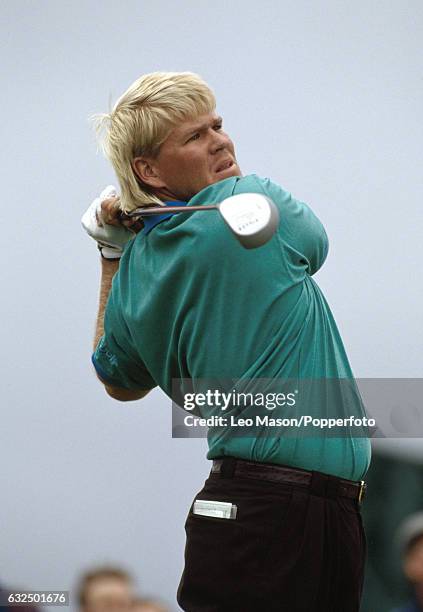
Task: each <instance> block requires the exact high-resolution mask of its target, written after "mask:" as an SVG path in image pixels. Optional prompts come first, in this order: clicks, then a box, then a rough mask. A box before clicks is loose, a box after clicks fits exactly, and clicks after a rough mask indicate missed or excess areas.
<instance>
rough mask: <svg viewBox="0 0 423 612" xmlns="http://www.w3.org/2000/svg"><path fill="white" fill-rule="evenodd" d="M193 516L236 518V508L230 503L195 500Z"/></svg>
mask: <svg viewBox="0 0 423 612" xmlns="http://www.w3.org/2000/svg"><path fill="white" fill-rule="evenodd" d="M192 511H193V514H201V515H202V516H215V517H217V518H223V519H234V518H236V511H237V507H236V506H235V504H231V502H220V501H210V500H207V499H196V500H195V502H194V507H193V510H192Z"/></svg>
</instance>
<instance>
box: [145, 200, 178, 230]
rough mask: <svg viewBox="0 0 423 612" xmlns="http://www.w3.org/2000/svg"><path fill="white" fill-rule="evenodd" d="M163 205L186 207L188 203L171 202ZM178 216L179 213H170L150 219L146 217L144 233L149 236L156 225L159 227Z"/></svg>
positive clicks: (150, 217)
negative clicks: (160, 224)
mask: <svg viewBox="0 0 423 612" xmlns="http://www.w3.org/2000/svg"><path fill="white" fill-rule="evenodd" d="M163 204H164V205H165V206H186V205H187V204H188V202H182V201H181V200H169V201H166V202H163ZM176 214H177V213H173V212H169V213H161V214H159V215H151V216H148V217H144V219H143V223H144V227H143V230H142V233H143V234H144V235H145V236H146V235H147V234H149V233H150V232H151V230H152V229H153V227H156V225H158V224H159V223H161V222H162V221H165V220H166V219H169V217H171V216H172V215H176Z"/></svg>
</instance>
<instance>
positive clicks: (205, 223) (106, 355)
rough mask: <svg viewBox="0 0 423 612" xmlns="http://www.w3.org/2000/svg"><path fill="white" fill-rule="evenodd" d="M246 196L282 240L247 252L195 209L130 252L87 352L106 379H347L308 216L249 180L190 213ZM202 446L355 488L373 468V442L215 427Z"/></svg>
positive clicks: (316, 232)
mask: <svg viewBox="0 0 423 612" xmlns="http://www.w3.org/2000/svg"><path fill="white" fill-rule="evenodd" d="M249 192H254V193H261V194H265V195H267V196H269V197H270V198H271V199H272V200H273V201H274V202H275V204H276V205H277V207H278V209H279V213H280V223H279V227H278V230H277V232H276V233H275V235H274V236H273V238H272V239H271V240H270V241H269V242H268V243H267V244H265V245H263V246H261V247H260V248H258V249H251V250H247V249H245V248H244V247H242V245H241V244H240V243H239V242H238V241H237V240H236V239H235V238H234V236H233V235H232V233H231V231H230V229H229V228H228V226H227V225H226V224H225V223H224V221H223V219H222V218H221V216H220V215H219V214H218V213H216V212H201V211H200V212H194V213H192V214H188V215H185V214H180V215H172V216H170V217H167V218H165V219H164V220H162V221H161V222H160V223H159V224H157V225H156V226H155V227H153V228H152V229H151V228H149V229H148V230H146V229H144V230H143V231H142V232H140V233H139V234H137V236H136V237H135V238H134V239H133V240H131V241H130V242H129V243H128V244H127V245H126V247H125V249H124V253H123V256H122V258H121V261H120V265H119V270H118V272H117V274H116V275H115V277H114V279H113V285H112V289H111V292H110V296H109V300H108V303H107V307H106V312H105V319H104V336H103V338H102V339H101V340H100V342H99V344H98V346H97V349H96V351H95V353H94V355H93V363H94V366H95V368H96V370H97V372H98V374H99V376H100V377H101V378H102V379H103V380H104V381H105V382H107V383H109V384H111V385H114V386H120V387H125V388H128V389H149V388H153V387H155V386H157V385H158V386H159V387H160V388H161V389H163V391H164V392H165V393H166V394H167V395H169V397H170V396H171V394H172V379H206V378H207V379H223V378H224V379H258V378H263V379H264V378H265V379H278V378H284V379H287V378H294V379H295V378H296V379H330V378H334V379H336V378H352V377H353V374H352V371H351V368H350V365H349V363H348V358H347V355H346V353H345V350H344V347H343V344H342V340H341V337H340V335H339V332H338V329H337V327H336V324H335V321H334V318H333V316H332V313H331V311H330V309H329V306H328V304H327V302H326V300H325V298H324V296H323V294H322V292H321V290H320V289H319V287H318V285H317V284H316V282H315V281H314V280H313V278H312V275H313V274H314V273H315V272H316V271H317V270H318V269H319V268H320V267H321V266H322V264H323V262H324V260H325V258H326V255H327V252H328V239H327V235H326V232H325V230H324V228H323V226H322V224H321V222H320V221H319V219H318V218H317V217H316V216H315V214H314V213H313V212H312V211H311V209H310V208H309V207H308V206H307V205H306V204H304V203H303V202H300V201H298V200H295V199H294V198H293V197H292V196H291V194H290V193H289V192H287V191H285V190H284V189H282V188H281V187H280V186H279V185H277V184H276V183H274V182H272V181H271V180H270V179H268V178H261V177H259V176H257V175H255V174H251V175H248V176H245V177H230V178H227V179H224V180H222V181H219V182H218V183H215V184H214V185H210V186H208V187H206V188H205V189H203V190H202V191H200V192H199V193H198V194H196V195H195V196H194V197H193V198H192V199H191V200H190V201H189V202H188V203H187V206H190V205H198V204H211V203H216V202H220V201H222V200H223V199H224V198H227V197H229V196H231V195H235V194H239V193H249ZM355 414H356V415H357V414H364V413H363V411H362V408H361V407H357V408H356V412H355ZM339 415H340V416H345V409H344V407H343V406H342V405H341V404H340V405H339ZM203 416H207V412H206V413H203ZM208 443H209V452H208V455H207V457H208V458H215V457H222V456H226V455H229V456H236V457H240V458H244V459H250V460H253V461H261V462H265V463H277V464H284V465H291V466H296V467H299V468H303V469H307V470H317V471H320V472H324V473H327V474H333V475H335V476H339V477H342V478H347V479H350V480H359V479H361V478H362V477H363V476H364V474H365V473H366V471H367V468H368V466H369V463H370V443H369V440H368V438H367V437H354V436H353V434H351V435H346V436H343V437H342V438H341V437H339V438H334V437H331V436H330V435H327V436H326V435H325V434H324V432H320V433H319V436H318V437H316V438H311V437H309V436H308V437H304V436H298V437H295V436H292V435H291V436H287V437H284V436H279V437H278V436H271V437H266V436H264V437H263V436H256V437H254V438H251V437H250V438H249V437H240V436H236V435H233V432H231V428H230V427H226V428H225V429H224V431H223V432H222V431H220V432H214V431H213V430H210V431H209V436H208Z"/></svg>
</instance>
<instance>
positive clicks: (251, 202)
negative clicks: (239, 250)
mask: <svg viewBox="0 0 423 612" xmlns="http://www.w3.org/2000/svg"><path fill="white" fill-rule="evenodd" d="M218 209H219V212H220V214H221V215H222V217H223V218H224V220H225V222H226V223H227V225H228V226H229V227H230V229H231V230H232V232H233V233H234V234H235V236H236V237H237V239H238V240H239V242H240V243H241V244H242V246H244V247H245V248H246V249H255V248H256V247H259V246H261V245H263V244H265V243H266V242H268V241H269V240H270V239H271V237H272V236H273V234H274V233H275V231H276V229H277V227H278V225H279V211H278V209H277V207H276V204H275V203H274V202H273V200H271V199H270V198H268V197H267V196H265V195H262V194H260V193H240V194H238V195H234V196H230V197H229V198H226V199H225V200H223V201H222V202H221V203H220V204H218Z"/></svg>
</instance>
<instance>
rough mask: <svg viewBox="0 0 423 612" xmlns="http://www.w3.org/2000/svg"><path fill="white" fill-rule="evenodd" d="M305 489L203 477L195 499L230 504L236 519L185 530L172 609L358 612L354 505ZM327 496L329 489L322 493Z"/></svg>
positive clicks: (191, 519) (362, 546)
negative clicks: (176, 606)
mask: <svg viewBox="0 0 423 612" xmlns="http://www.w3.org/2000/svg"><path fill="white" fill-rule="evenodd" d="M328 478H329V479H333V478H335V477H333V476H327V475H325V474H321V473H319V472H314V477H313V484H312V487H310V488H307V487H304V486H301V485H292V484H285V483H273V482H268V481H262V480H255V479H247V478H239V477H234V476H233V475H232V476H231V475H230V474H229V475H228V474H225V476H224V477H222V475H221V474H211V475H210V476H209V478H208V479H207V480H206V482H205V485H204V487H203V489H202V490H201V491H200V492H199V493H198V494H197V495H196V496H195V499H203V500H213V501H223V502H231V503H233V504H235V505H236V506H237V508H238V511H237V517H236V519H234V520H232V519H222V518H215V517H209V516H201V515H197V514H193V512H192V510H193V507H192V506H191V509H190V512H189V514H188V518H187V521H186V524H185V530H186V536H187V540H186V548H185V569H184V572H183V575H182V578H181V582H180V584H179V588H178V596H177V599H178V603H179V605H180V606H181V608H182V610H185V611H186V612H229V611H230V612H250V611H251V612H253V611H254V612H273V611H275V612H276V611H278V612H279V611H284V612H320V611H322V612H358V611H359V608H360V599H361V592H362V587H363V574H364V564H365V556H366V540H365V535H364V530H363V525H362V520H361V515H360V509H359V506H358V502H356V501H355V500H352V499H348V498H345V497H333V498H332V497H326V486H325V485H326V481H327V479H328ZM328 489H329V490H330V487H328Z"/></svg>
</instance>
